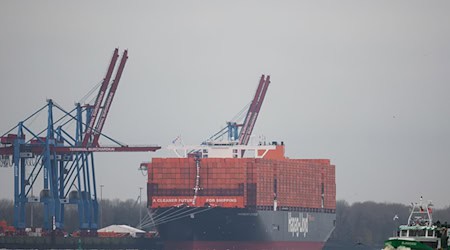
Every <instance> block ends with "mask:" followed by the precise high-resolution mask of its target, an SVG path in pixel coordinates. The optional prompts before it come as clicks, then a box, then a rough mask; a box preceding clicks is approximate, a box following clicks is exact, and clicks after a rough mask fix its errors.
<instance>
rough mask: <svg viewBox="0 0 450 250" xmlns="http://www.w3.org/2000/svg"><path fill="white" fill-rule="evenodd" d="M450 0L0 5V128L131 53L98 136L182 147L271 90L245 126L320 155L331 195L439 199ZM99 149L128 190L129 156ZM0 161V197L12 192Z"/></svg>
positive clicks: (295, 152) (295, 151)
mask: <svg viewBox="0 0 450 250" xmlns="http://www.w3.org/2000/svg"><path fill="white" fill-rule="evenodd" d="M449 13H450V1H443V0H442V1H410V0H408V1H406V0H405V1H392V0H389V1H359V0H355V1H120V2H119V1H95V2H92V1H73V2H69V1H27V2H21V1H4V0H2V1H0V34H1V35H0V84H1V85H0V86H1V87H0V94H1V98H0V116H1V117H2V119H1V122H0V132H1V134H2V133H3V132H6V131H7V130H8V129H9V128H11V127H13V126H14V125H16V124H17V122H18V121H20V120H21V119H24V118H25V117H26V116H28V115H29V114H31V113H32V112H34V111H35V110H37V109H38V108H39V107H42V106H43V105H45V100H46V98H52V99H54V100H55V101H56V102H57V103H59V104H60V105H61V106H63V107H65V108H66V109H67V110H70V109H71V108H72V107H73V104H74V103H75V102H77V101H79V100H80V99H81V97H83V96H84V95H85V94H86V93H87V92H88V91H89V90H90V89H91V88H92V87H93V86H94V85H95V84H97V83H98V82H100V81H101V79H102V78H103V76H104V74H105V72H106V67H107V65H108V63H109V60H110V58H111V55H112V51H113V49H114V48H115V47H120V48H121V50H122V49H125V48H127V49H129V60H128V63H127V65H126V68H125V71H124V74H123V77H122V80H121V84H120V86H119V89H118V92H117V94H116V97H115V100H114V103H113V106H112V108H111V112H110V116H109V117H108V120H107V122H106V125H105V128H104V132H105V133H106V134H108V135H111V136H112V137H114V138H116V139H118V140H120V141H124V142H126V143H129V144H160V145H162V146H166V145H167V144H169V143H170V142H171V141H172V140H173V139H174V138H175V137H176V136H177V135H180V134H181V136H182V139H183V141H184V142H185V143H187V144H195V143H198V142H200V141H202V140H203V139H204V138H206V137H208V136H209V135H211V134H213V133H214V132H216V131H217V130H218V129H219V128H221V127H222V126H223V125H224V123H225V121H227V120H228V119H230V118H232V117H233V116H234V115H235V114H236V113H237V112H238V111H239V110H241V108H242V107H243V106H245V105H246V104H247V103H248V102H249V101H250V99H251V98H252V95H253V94H254V91H255V89H256V84H257V82H258V79H259V77H260V75H261V74H262V73H264V74H270V75H271V79H272V84H271V86H270V87H269V90H268V93H267V97H266V100H265V103H264V104H263V107H262V112H261V114H260V116H259V120H258V122H257V125H256V128H255V130H254V134H263V135H265V136H266V137H267V138H268V139H270V140H283V141H285V143H286V145H287V146H286V147H287V148H286V150H287V155H288V156H289V157H291V158H329V159H331V161H332V163H334V164H335V165H336V173H337V175H336V176H337V180H336V181H337V198H338V199H345V200H347V201H349V202H355V201H365V200H374V201H379V202H382V201H388V202H402V203H409V202H411V201H414V200H415V199H416V198H417V197H418V196H420V195H423V196H424V197H425V198H426V199H431V200H433V201H434V202H435V204H436V205H437V206H440V207H442V206H447V205H450V201H449V199H448V192H447V186H448V180H449V177H450V154H449V150H450V111H449V107H450V99H449V97H448V93H449V91H450V25H449V24H450V15H449ZM167 154H168V153H167V152H162V151H161V152H158V153H154V154H150V153H129V154H127V153H119V154H108V153H104V154H97V157H96V159H97V165H96V166H97V181H98V184H103V185H105V187H104V189H103V196H104V197H106V198H120V199H126V198H133V199H135V198H136V197H137V195H138V193H139V189H138V187H140V186H141V187H145V184H146V178H145V177H143V176H142V175H141V173H139V172H138V171H137V168H138V166H139V163H140V162H142V161H148V160H149V159H150V157H151V156H161V155H167ZM12 179H13V174H12V169H11V168H9V169H0V198H5V197H7V198H11V197H12V195H13V182H12Z"/></svg>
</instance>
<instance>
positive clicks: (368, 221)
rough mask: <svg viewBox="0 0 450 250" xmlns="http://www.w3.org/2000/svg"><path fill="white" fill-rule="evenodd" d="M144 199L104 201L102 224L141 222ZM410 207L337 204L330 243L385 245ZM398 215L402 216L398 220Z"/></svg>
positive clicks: (440, 213) (73, 211) (71, 219)
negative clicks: (140, 201)
mask: <svg viewBox="0 0 450 250" xmlns="http://www.w3.org/2000/svg"><path fill="white" fill-rule="evenodd" d="M144 203H145V202H143V204H142V207H140V206H139V203H137V202H136V201H134V200H131V199H130V200H126V201H121V200H118V199H115V200H102V201H100V204H99V205H100V208H99V210H100V216H99V227H105V226H108V225H112V224H125V225H130V226H133V227H136V226H138V224H139V213H140V209H141V211H142V219H144V217H145V216H146V214H147V210H146V207H145V205H146V204H144ZM410 208H411V207H410V206H408V205H403V204H397V203H377V202H371V201H367V202H356V203H353V204H349V203H348V202H346V201H344V200H339V201H337V203H336V229H335V230H334V232H333V233H332V235H331V237H330V239H329V242H330V243H331V244H336V245H344V244H347V245H348V244H350V245H362V246H381V245H382V244H383V242H384V241H385V240H386V239H387V238H389V237H390V236H392V235H393V234H394V233H396V230H397V228H398V226H399V225H402V224H406V223H407V220H408V216H409V213H410ZM42 209H43V205H42V204H40V203H36V204H33V205H29V206H27V208H26V215H27V218H26V220H27V222H26V223H27V225H31V216H30V215H31V210H33V226H34V227H42V222H43V212H42ZM13 213H14V203H13V201H11V200H5V199H3V200H0V220H6V221H7V223H8V224H9V225H12V224H13ZM397 218H398V219H397ZM64 219H65V230H66V231H67V232H73V231H76V230H77V229H78V225H79V222H78V212H77V207H76V205H66V208H65V214H64ZM433 220H434V221H437V220H439V221H441V222H442V223H444V222H448V223H450V207H447V208H443V209H436V210H434V211H433Z"/></svg>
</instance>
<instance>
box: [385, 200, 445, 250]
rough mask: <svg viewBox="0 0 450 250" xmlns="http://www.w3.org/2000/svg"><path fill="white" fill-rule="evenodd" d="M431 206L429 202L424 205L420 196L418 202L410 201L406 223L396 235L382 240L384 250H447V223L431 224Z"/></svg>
mask: <svg viewBox="0 0 450 250" xmlns="http://www.w3.org/2000/svg"><path fill="white" fill-rule="evenodd" d="M432 206H433V204H432V203H431V202H428V204H427V205H426V206H424V203H423V201H422V197H420V201H419V202H418V203H417V202H416V203H412V209H411V214H410V215H409V218H408V224H407V225H401V226H400V227H399V230H398V232H397V236H396V237H391V238H389V239H388V240H387V241H385V242H384V246H385V248H384V250H391V249H411V250H441V249H442V250H449V249H450V248H449V247H448V236H449V232H448V226H447V225H446V224H447V223H445V224H444V225H441V223H440V222H439V221H437V222H436V223H435V224H433V217H432Z"/></svg>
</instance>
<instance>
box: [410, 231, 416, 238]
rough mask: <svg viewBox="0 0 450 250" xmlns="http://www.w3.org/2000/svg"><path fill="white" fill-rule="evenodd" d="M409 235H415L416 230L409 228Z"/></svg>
mask: <svg viewBox="0 0 450 250" xmlns="http://www.w3.org/2000/svg"><path fill="white" fill-rule="evenodd" d="M409 236H410V237H411V236H417V230H409Z"/></svg>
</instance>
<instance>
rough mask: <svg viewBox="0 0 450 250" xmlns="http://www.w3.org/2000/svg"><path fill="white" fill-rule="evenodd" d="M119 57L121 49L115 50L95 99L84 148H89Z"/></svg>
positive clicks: (83, 143) (84, 139) (83, 144)
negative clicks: (88, 144)
mask: <svg viewBox="0 0 450 250" xmlns="http://www.w3.org/2000/svg"><path fill="white" fill-rule="evenodd" d="M118 57H119V49H117V48H116V49H115V50H114V54H113V57H112V58H111V63H110V64H109V67H108V71H107V72H106V76H105V78H104V79H103V82H102V85H101V87H100V90H99V91H98V95H97V98H96V99H95V103H94V109H93V111H92V114H91V120H90V121H89V125H88V127H87V129H86V133H85V135H84V138H83V142H82V143H81V145H82V146H83V147H86V146H87V143H88V141H89V139H90V138H91V135H92V130H93V128H94V125H95V121H96V120H97V115H98V112H99V111H100V107H101V105H102V102H103V97H104V96H105V92H106V89H107V88H108V85H109V81H110V80H111V75H112V73H113V71H114V67H115V65H116V62H117V58H118Z"/></svg>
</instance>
